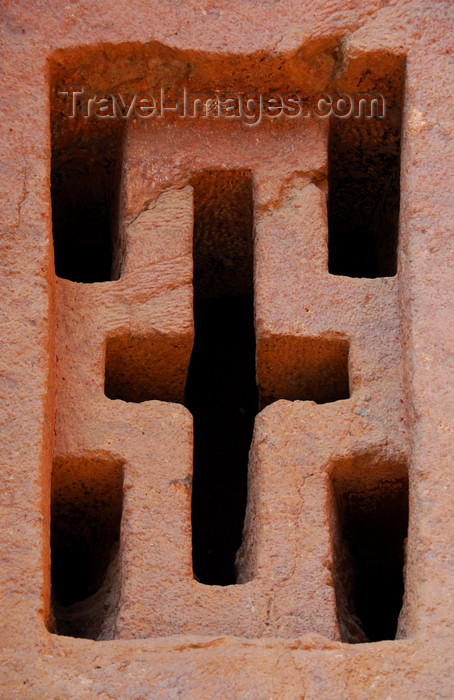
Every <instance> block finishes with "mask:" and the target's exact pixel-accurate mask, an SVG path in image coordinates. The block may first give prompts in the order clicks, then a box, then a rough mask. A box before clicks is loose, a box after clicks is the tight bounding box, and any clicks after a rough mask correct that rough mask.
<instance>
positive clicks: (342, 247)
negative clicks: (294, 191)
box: [328, 106, 401, 277]
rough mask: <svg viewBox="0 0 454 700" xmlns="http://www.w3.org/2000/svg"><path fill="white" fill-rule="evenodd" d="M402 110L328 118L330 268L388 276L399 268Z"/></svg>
mask: <svg viewBox="0 0 454 700" xmlns="http://www.w3.org/2000/svg"><path fill="white" fill-rule="evenodd" d="M400 134H401V121H400V109H399V108H398V107H397V106H395V107H394V109H388V110H387V112H386V116H385V117H384V119H382V120H381V119H377V118H367V119H366V118H360V119H358V118H355V117H353V116H352V117H348V118H347V119H341V118H336V117H332V118H331V119H330V132H329V150H328V164H329V166H328V172H329V176H328V192H329V195H328V230H329V244H328V248H329V263H328V269H329V272H330V273H331V274H333V275H346V276H347V277H389V276H393V275H395V274H396V272H397V244H398V231H399V206H400Z"/></svg>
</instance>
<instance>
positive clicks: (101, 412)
mask: <svg viewBox="0 0 454 700" xmlns="http://www.w3.org/2000/svg"><path fill="white" fill-rule="evenodd" d="M2 22H3V25H2V33H3V37H4V45H3V73H2V77H1V86H2V100H3V108H4V109H3V119H2V120H1V122H0V131H1V133H2V144H3V146H2V148H3V156H4V157H3V159H2V160H3V167H2V168H1V170H0V178H1V182H2V188H1V189H2V203H3V206H2V216H1V221H2V236H1V244H0V245H1V248H2V254H1V257H0V265H1V269H0V288H1V292H2V299H3V304H2V307H1V309H0V315H1V328H2V353H1V355H0V357H1V360H0V361H1V365H2V372H1V375H2V385H3V387H4V392H3V402H2V407H1V414H2V420H1V424H0V425H1V428H0V430H1V432H0V435H1V440H2V454H3V469H2V489H1V493H0V499H1V516H0V551H1V561H0V595H1V599H2V604H3V605H2V610H3V614H2V617H1V620H0V640H1V651H0V661H1V663H0V683H1V691H0V694H1V695H2V697H5V698H10V697H18V698H22V697H23V698H48V697H52V698H54V697H55V698H66V697H67V698H72V697H78V698H79V697H80V698H85V697H86V698H93V697H96V698H100V700H101V699H105V698H113V697H115V698H116V697H122V698H123V697H125V698H127V697H130V698H137V699H138V698H143V697H163V698H164V697H165V698H173V697H185V698H186V697H194V698H200V697H213V698H218V697H219V698H221V697H232V698H233V697H235V698H236V697H241V698H242V697H254V698H268V697H279V698H281V697H282V698H295V697H307V698H319V697H323V698H325V697H326V698H350V697H353V698H355V697H358V698H363V697H374V698H390V697H391V698H394V697H397V696H398V695H403V696H404V697H425V698H426V697H433V698H439V697H446V698H449V697H452V686H453V683H454V668H453V661H452V658H453V653H452V651H453V644H454V640H453V635H454V632H453V630H454V624H453V623H454V606H453V605H452V601H453V596H454V559H453V556H452V546H451V542H452V539H453V535H454V524H453V521H452V517H451V514H452V503H453V502H454V501H453V499H454V485H453V481H452V478H451V471H452V469H451V466H452V462H453V451H454V450H453V430H454V427H453V426H454V399H453V391H452V386H453V382H454V364H453V361H452V357H453V352H454V339H453V331H452V324H451V319H452V312H453V298H454V282H453V276H452V272H451V269H450V261H451V258H452V254H453V249H454V237H453V234H452V221H453V213H454V212H453V208H454V207H453V195H452V172H453V169H454V162H453V161H454V154H453V148H454V146H453V143H454V139H453V136H454V133H453V132H454V118H453V116H452V114H451V113H450V111H449V107H448V99H449V96H450V90H451V89H452V88H451V83H452V60H453V54H452V32H453V23H454V18H453V13H452V3H450V2H437V3H431V4H426V3H422V2H420V1H419V0H408V1H407V2H397V3H394V2H391V3H386V2H385V3H384V2H378V1H375V0H374V1H369V2H365V3H360V4H358V3H356V2H353V1H350V2H349V1H345V0H344V1H342V2H339V1H334V0H333V1H330V2H319V3H315V5H314V4H313V5H311V7H310V8H309V7H306V6H305V5H304V4H302V3H300V2H292V1H291V0H288V1H287V2H282V3H279V6H278V9H277V6H274V5H272V4H270V3H263V4H257V3H252V4H245V3H243V2H230V3H227V2H220V3H213V2H211V0H210V1H209V2H208V1H207V2H200V3H197V4H193V3H189V2H182V3H174V2H148V3H142V2H139V1H137V2H136V1H131V2H128V3H127V4H126V5H121V4H120V5H118V4H117V5H112V4H110V3H105V2H101V3H100V2H96V3H95V2H94V1H93V0H86V1H85V2H83V3H78V4H76V3H73V4H62V3H57V2H50V3H47V4H46V5H45V6H44V5H42V6H41V7H40V8H39V12H37V8H36V3H32V2H27V0H23V1H21V2H20V3H16V4H14V5H13V4H10V5H7V6H6V7H5V8H4V12H3V19H2ZM81 84H83V85H84V86H85V87H86V89H87V90H88V91H89V90H93V91H96V92H99V93H100V92H109V93H110V92H119V91H120V92H122V93H124V94H127V93H128V92H130V93H131V92H137V93H138V92H141V91H144V90H146V89H148V88H150V87H151V86H153V85H162V86H163V87H169V88H171V87H173V86H175V85H178V84H180V85H183V84H184V85H186V86H188V87H189V88H190V89H192V90H194V91H197V90H198V91H209V90H210V89H211V90H213V89H217V90H225V91H228V90H233V91H236V92H248V91H251V90H255V91H257V90H260V91H263V92H267V91H269V90H276V91H280V92H285V91H286V90H297V89H298V90H299V91H300V92H301V93H302V94H304V95H306V96H311V95H314V94H315V93H318V92H322V91H324V90H326V91H330V92H336V91H346V92H349V93H351V92H355V91H371V90H376V91H379V92H382V93H383V94H385V95H386V96H387V99H389V102H390V105H391V109H390V112H389V118H388V120H387V121H386V120H384V121H383V122H382V123H381V122H375V121H373V122H367V121H366V120H364V122H358V125H356V123H354V122H348V123H347V122H345V127H342V124H343V123H344V122H342V120H331V124H329V123H328V120H325V119H295V120H290V119H287V120H286V119H281V120H274V121H272V120H269V119H265V120H263V122H262V123H261V124H259V125H256V126H254V127H251V126H250V125H247V124H242V123H238V122H235V123H234V122H227V121H215V120H208V119H207V120H204V119H198V120H194V121H192V122H184V121H179V120H178V118H177V117H174V118H172V117H171V116H169V117H168V118H165V119H163V120H161V121H158V120H156V119H150V120H140V119H138V120H132V121H128V122H124V121H122V120H96V119H83V118H80V119H75V120H68V119H66V118H65V117H64V114H63V107H62V101H61V98H59V97H58V96H57V86H59V85H81ZM343 129H344V130H343ZM399 152H400V158H399ZM377 154H378V155H377ZM342 167H344V169H345V173H344V175H342ZM399 168H400V215H399ZM51 169H52V183H51ZM222 170H224V171H225V170H227V171H232V172H233V171H234V172H236V173H237V175H238V177H240V176H241V177H243V176H244V174H245V173H246V174H248V173H249V174H250V176H251V177H252V183H253V209H254V210H253V226H254V246H253V257H254V299H255V330H256V358H257V383H258V387H259V391H260V399H261V408H262V410H261V412H260V413H259V414H258V415H257V417H256V420H255V426H254V435H253V440H252V444H251V451H250V459H249V483H248V504H247V511H246V519H245V528H244V537H243V543H242V546H241V548H240V550H239V552H238V556H237V561H236V566H237V576H238V578H237V584H235V585H229V586H223V587H221V586H207V585H204V584H202V583H200V581H197V580H196V579H195V578H194V575H193V568H192V550H191V478H192V449H193V431H192V418H191V414H190V413H189V411H188V410H187V409H186V408H185V407H184V406H183V405H182V403H183V401H184V387H185V380H186V374H187V370H188V364H189V361H190V356H191V349H192V345H193V341H194V320H193V312H192V299H193V288H192V279H193V255H192V252H193V245H194V247H195V246H200V245H202V244H203V241H202V243H201V241H200V240H194V241H193V240H192V238H193V236H192V232H193V219H194V215H196V216H198V217H201V218H202V225H200V226H199V227H198V228H197V231H198V232H199V234H200V236H201V237H202V238H203V232H204V231H205V230H209V226H208V224H207V225H206V226H205V224H204V223H203V222H204V219H203V217H204V211H205V214H206V218H207V219H208V218H209V216H211V215H212V213H211V212H212V209H213V207H214V206H216V207H217V206H218V205H217V203H216V202H215V203H214V204H213V199H212V195H211V194H210V187H211V186H212V182H213V181H212V180H211V184H210V185H208V184H207V185H206V189H204V187H205V184H204V182H205V181H204V180H203V173H204V172H206V173H213V172H215V171H222ZM87 173H88V175H87ZM201 173H202V180H200V177H201V175H200V174H201ZM339 173H340V174H339ZM349 173H350V174H351V177H349ZM370 173H372V175H373V177H372V179H371V178H370V177H369V175H370ZM87 177H88V180H87V179H86V178H87ZM216 178H218V179H217V180H216ZM87 181H88V185H87ZM215 181H216V182H217V185H216V186H218V185H219V183H220V186H221V187H222V186H225V184H224V185H223V184H222V176H221V175H217V176H215ZM207 182H208V181H207ZM370 182H373V183H374V185H373V187H372V186H371V185H370ZM51 185H52V200H51ZM232 187H235V185H232ZM194 189H196V190H197V192H198V197H199V199H198V200H197V201H194V200H193V196H194V195H193V192H194ZM218 189H219V187H218ZM236 191H238V192H239V191H240V190H236ZM330 192H331V195H332V196H331V199H330ZM243 193H244V190H243ZM242 196H243V195H241V196H240V195H238V200H239V202H238V206H239V212H240V218H242V219H244V218H245V217H246V218H247V217H250V216H251V212H250V211H249V210H248V204H247V197H246V195H244V200H243V199H242V198H241V197H242ZM327 198H328V201H327ZM358 200H361V202H362V205H361V203H359V202H358ZM74 202H76V203H77V202H83V206H82V207H81V208H80V210H79V211H77V207H76V206H74ZM219 206H220V205H219ZM210 207H211V209H210ZM373 207H375V209H373ZM372 210H373V217H372V218H373V224H372V225H371V230H373V232H374V234H375V236H376V237H377V240H379V241H380V242H381V243H380V245H379V246H378V249H377V252H376V261H375V263H374V264H375V268H374V266H373V265H372V266H371V264H370V260H369V259H368V260H366V262H365V263H364V268H363V272H362V274H357V270H356V269H355V270H354V271H353V272H352V268H351V267H348V266H349V265H350V264H351V260H352V259H353V258H354V257H355V256H354V253H352V251H354V250H355V249H356V248H357V247H358V245H359V244H360V243H361V241H362V232H363V230H364V227H365V226H366V225H367V221H366V218H367V217H364V216H363V215H362V213H361V212H363V211H366V212H369V213H370V212H372ZM69 211H70V212H71V216H69V215H68V212H69ZM194 212H195V214H194ZM396 212H397V213H396ZM229 216H230V214H229ZM397 216H399V221H398V230H399V242H398V250H397V257H396V255H395V245H396V240H395V232H396V231H397ZM251 220H252V219H251ZM52 222H53V229H54V230H53V234H54V235H52ZM106 222H107V223H106ZM229 227H231V231H232V241H236V243H235V244H232V245H230V243H227V244H226V241H228V240H229V238H228V235H227V234H226V231H224V232H221V233H220V241H221V243H220V244H219V245H220V246H221V247H222V246H223V247H224V249H225V255H224V259H223V261H222V262H223V265H224V269H225V267H226V266H228V264H230V263H229V261H230V262H231V261H237V264H238V266H239V269H242V265H243V264H244V266H246V265H247V264H248V261H249V263H250V260H251V251H250V250H249V249H247V248H246V247H245V246H244V244H243V243H242V242H241V240H240V238H238V236H237V233H236V232H237V231H238V230H240V229H241V226H240V225H239V224H238V221H235V219H234V217H233V218H232V220H231V221H230V220H229ZM328 229H330V231H336V232H337V236H338V238H337V241H335V240H330V241H329V240H328ZM100 232H101V233H100ZM102 232H104V233H102ZM103 236H104V238H103ZM110 236H112V259H111V261H108V264H107V263H106V264H105V265H104V267H103V266H102V265H101V264H98V263H99V260H102V258H103V251H104V250H105V249H106V245H107V248H108V249H109V251H110ZM345 236H347V237H348V236H350V239H349V245H350V248H349V252H348V254H347V252H345V250H342V246H341V245H340V244H339V241H341V242H342V241H343V240H344V239H345ZM58 237H60V238H58ZM93 237H94V238H95V239H96V240H97V241H99V250H94V249H92V250H91V251H90V252H87V253H85V252H84V250H83V249H82V253H81V252H80V249H79V248H80V246H84V245H85V244H88V243H89V242H90V240H91V239H92V238H93ZM53 238H54V241H55V264H54V250H53ZM62 241H63V243H64V245H63V248H65V246H66V248H65V249H66V255H62V256H61V257H60V250H61V249H62ZM211 243H213V245H214V242H213V241H211V242H210V241H208V243H207V246H206V257H207V260H209V259H210V255H212V251H211V249H210V245H211ZM78 246H79V248H78ZM87 250H88V249H87ZM68 251H69V252H68ZM84 257H85V258H86V260H85V261H84V273H83V274H82V275H80V278H79V279H76V278H77V265H78V264H79V263H80V261H81V260H83V259H84ZM328 258H329V259H328ZM333 260H335V262H333ZM238 261H239V262H238ZM336 261H337V262H336ZM76 263H77V264H76ZM110 263H112V270H113V274H112V276H111V275H110V267H111V265H110ZM55 265H56V267H57V270H56V269H55ZM336 265H337V267H336ZM345 266H347V268H348V271H347V272H345V271H344V273H343V274H340V273H341V272H342V270H345V269H346V267H345ZM209 269H210V268H209V265H208V270H209ZM56 271H57V275H56V274H55V272H56ZM395 272H396V274H394V273H395ZM238 280H239V281H237V284H238V285H239V286H241V284H242V280H243V277H242V276H241V275H240V276H239V278H238ZM205 283H206V284H207V285H209V284H211V282H210V280H209V274H208V276H207V278H206V280H205V282H204V284H205ZM202 287H203V285H202ZM407 494H408V496H407ZM407 498H408V513H409V515H408V537H407V538H406V544H405V563H404V562H403V560H402V561H400V559H399V558H398V563H399V565H400V568H401V570H402V568H403V569H404V577H405V599H404V603H403V607H402V610H401V612H400V615H399V621H398V622H397V617H396V638H395V639H393V638H391V637H387V638H386V639H384V637H383V636H382V637H381V639H382V640H383V641H376V642H374V643H368V641H367V634H366V632H365V629H364V628H363V627H364V625H363V624H362V621H361V619H360V618H361V615H358V614H357V613H358V610H356V611H355V609H354V605H353V603H352V596H353V595H354V593H353V590H354V586H355V573H354V566H355V565H354V563H352V560H353V559H354V557H355V556H356V555H355V551H354V550H355V548H356V549H357V550H358V551H360V550H361V547H362V545H363V540H362V535H363V534H365V535H368V533H369V529H370V517H372V518H373V516H374V514H377V513H378V516H377V517H382V515H383V513H385V512H386V513H387V518H388V519H387V520H386V522H385V524H384V526H383V529H382V532H381V533H380V534H382V538H381V539H382V540H383V539H384V541H385V542H386V543H390V545H389V549H391V550H392V547H393V546H394V545H393V542H394V540H393V531H394V532H397V533H398V534H399V533H401V531H402V533H404V535H407V532H406V517H407V511H406V503H407ZM390 504H391V505H390ZM51 518H52V522H53V527H52V535H51ZM55 523H58V528H57V529H56V528H55ZM402 523H404V524H403V525H402ZM402 528H403V529H402ZM404 530H405V532H404ZM404 535H402V537H403V536H404ZM368 536H369V535H368ZM399 536H400V535H399ZM77 538H79V540H80V541H83V543H87V542H88V544H89V555H87V556H88V560H84V562H83V566H84V567H85V568H86V569H87V570H89V571H90V572H91V573H90V576H89V577H88V578H87V581H86V589H85V593H84V595H85V598H84V600H83V601H82V602H77V600H74V599H73V598H74V596H72V594H71V591H70V590H69V591H68V590H66V599H65V598H64V599H63V600H62V599H61V591H60V589H59V584H58V580H57V579H58V572H56V571H55V569H54V581H53V585H51V555H52V557H54V558H55V556H57V557H58V556H60V554H59V552H60V551H62V552H63V553H64V556H67V562H66V563H65V564H64V565H65V566H66V567H69V570H74V572H75V575H76V574H77V571H78V568H80V566H81V565H82V564H81V560H79V559H78V558H77V557H82V554H81V549H80V547H79V548H78V545H77V542H76V540H77ZM70 539H72V541H73V543H74V542H75V544H74V550H73V552H72V553H71V551H69V553H68V552H67V553H66V554H65V543H66V542H67V541H68V540H70ZM371 542H372V544H371ZM368 543H369V549H371V551H372V553H373V555H374V557H375V558H374V561H375V562H377V561H378V562H379V563H380V562H381V561H385V559H386V556H387V554H388V553H389V552H388V553H387V552H383V551H382V548H381V547H380V537H377V536H376V532H375V534H374V536H373V537H372V538H371V537H370V536H369V540H368ZM51 550H52V551H51ZM401 554H402V553H401ZM366 555H367V552H366ZM62 556H63V555H62ZM83 556H85V554H84V555H83ZM402 556H403V555H402ZM71 567H73V569H71ZM59 596H60V599H59ZM352 642H356V643H352Z"/></svg>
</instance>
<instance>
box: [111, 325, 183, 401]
mask: <svg viewBox="0 0 454 700" xmlns="http://www.w3.org/2000/svg"><path fill="white" fill-rule="evenodd" d="M189 352H190V339H189V338H185V337H184V336H178V337H172V336H170V335H163V334H162V333H155V334H150V335H149V336H146V337H138V336H132V335H130V334H128V335H119V336H114V337H112V338H108V339H107V342H106V365H105V368H106V369H105V371H106V374H105V384H104V391H105V394H106V396H108V398H109V399H121V400H122V401H131V402H133V403H141V402H142V401H174V402H177V403H183V400H184V385H185V380H186V370H187V365H188V356H189Z"/></svg>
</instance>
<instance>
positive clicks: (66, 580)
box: [51, 459, 123, 639]
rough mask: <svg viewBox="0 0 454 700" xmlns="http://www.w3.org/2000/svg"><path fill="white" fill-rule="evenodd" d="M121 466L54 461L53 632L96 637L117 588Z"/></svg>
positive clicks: (108, 613)
mask: <svg viewBox="0 0 454 700" xmlns="http://www.w3.org/2000/svg"><path fill="white" fill-rule="evenodd" d="M122 503H123V470H122V465H121V464H119V463H117V462H114V461H112V462H110V461H100V460H99V459H93V460H90V459H68V460H65V461H58V462H56V463H55V464H54V467H53V471H52V507H51V556H52V562H51V575H52V608H53V613H54V618H55V629H54V631H56V632H57V633H58V634H64V635H67V636H72V637H85V638H88V639H97V638H98V636H99V635H100V633H101V632H102V628H103V626H105V625H106V624H107V623H108V620H107V618H108V616H109V615H111V614H113V612H114V610H113V609H112V605H113V601H114V599H115V592H117V593H118V590H117V589H118V586H119V580H118V561H117V559H118V548H119V539H120V524H121V515H122Z"/></svg>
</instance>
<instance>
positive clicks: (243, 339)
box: [186, 171, 258, 586]
mask: <svg viewBox="0 0 454 700" xmlns="http://www.w3.org/2000/svg"><path fill="white" fill-rule="evenodd" d="M192 185H193V188H194V244H193V245H194V322H195V342H194V348H193V352H192V357H191V362H190V366H189V373H188V379H187V384H186V405H187V407H188V408H189V410H190V411H191V413H192V414H193V417H194V476H193V497H192V531H193V541H192V545H193V567H194V575H195V576H196V578H197V579H198V580H199V581H200V582H202V583H205V584H217V585H221V586H226V585H229V584H234V583H235V582H236V574H235V566H234V564H235V554H236V552H237V550H238V548H239V547H240V544H241V536H242V531H243V523H244V516H245V509H246V500H247V470H248V452H249V447H250V443H251V439H252V430H253V425H254V417H255V414H256V412H257V408H258V392H257V387H256V381H255V334H254V304H253V269H252V262H253V192H252V179H251V175H250V173H249V172H244V171H216V172H204V173H202V174H199V175H197V176H194V177H193V180H192Z"/></svg>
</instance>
